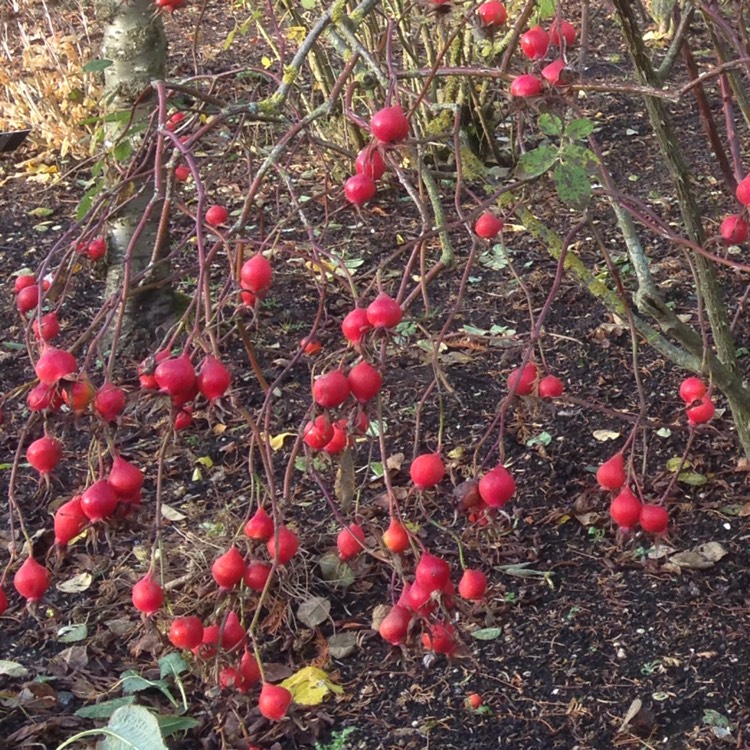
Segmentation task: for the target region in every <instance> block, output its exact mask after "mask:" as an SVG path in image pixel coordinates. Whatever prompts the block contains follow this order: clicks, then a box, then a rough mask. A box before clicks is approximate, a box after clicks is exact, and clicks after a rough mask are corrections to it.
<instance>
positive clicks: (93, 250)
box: [76, 237, 107, 262]
mask: <svg viewBox="0 0 750 750" xmlns="http://www.w3.org/2000/svg"><path fill="white" fill-rule="evenodd" d="M76 250H77V251H78V252H79V253H80V254H81V255H85V256H87V257H88V258H89V259H90V260H93V261H94V262H96V261H97V260H101V259H102V258H103V257H104V256H105V255H106V254H107V243H106V242H105V240H104V237H94V239H93V240H91V242H79V243H78V245H77V246H76Z"/></svg>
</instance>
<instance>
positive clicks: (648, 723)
mask: <svg viewBox="0 0 750 750" xmlns="http://www.w3.org/2000/svg"><path fill="white" fill-rule="evenodd" d="M653 726H654V714H653V711H651V709H649V708H646V707H645V706H644V705H643V702H642V701H641V700H640V698H636V699H635V700H634V701H633V702H632V703H631V704H630V708H628V710H627V713H626V714H625V718H624V719H623V720H622V724H621V725H620V728H619V729H618V730H617V733H618V734H623V733H624V732H634V733H635V734H648V733H649V732H650V731H651V730H652V729H653Z"/></svg>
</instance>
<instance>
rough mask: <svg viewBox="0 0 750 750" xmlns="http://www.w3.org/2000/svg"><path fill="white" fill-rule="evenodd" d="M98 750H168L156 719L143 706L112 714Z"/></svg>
mask: <svg viewBox="0 0 750 750" xmlns="http://www.w3.org/2000/svg"><path fill="white" fill-rule="evenodd" d="M107 729H108V730H109V732H108V733H107V736H106V737H105V738H104V740H102V741H101V742H100V743H99V745H98V746H97V747H98V748H99V750H168V748H167V746H166V745H165V744H164V741H163V739H162V736H161V732H160V731H159V722H158V721H157V719H156V717H155V716H154V715H153V714H152V713H151V711H149V710H148V709H147V708H144V707H143V706H123V707H122V708H118V709H117V711H115V712H114V714H112V718H111V719H110V720H109V724H108V725H107Z"/></svg>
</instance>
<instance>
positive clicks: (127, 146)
mask: <svg viewBox="0 0 750 750" xmlns="http://www.w3.org/2000/svg"><path fill="white" fill-rule="evenodd" d="M112 153H113V154H114V157H115V159H117V161H125V160H126V159H128V158H130V155H131V154H132V153H133V146H132V144H131V143H130V141H129V140H127V139H126V140H124V141H120V142H119V143H118V144H117V145H116V146H115V147H114V149H112Z"/></svg>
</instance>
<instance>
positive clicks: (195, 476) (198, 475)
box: [191, 466, 203, 482]
mask: <svg viewBox="0 0 750 750" xmlns="http://www.w3.org/2000/svg"><path fill="white" fill-rule="evenodd" d="M201 479H203V474H202V473H201V470H200V469H199V468H198V467H197V466H196V467H195V469H194V470H193V476H192V477H191V481H193V482H200V480H201Z"/></svg>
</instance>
